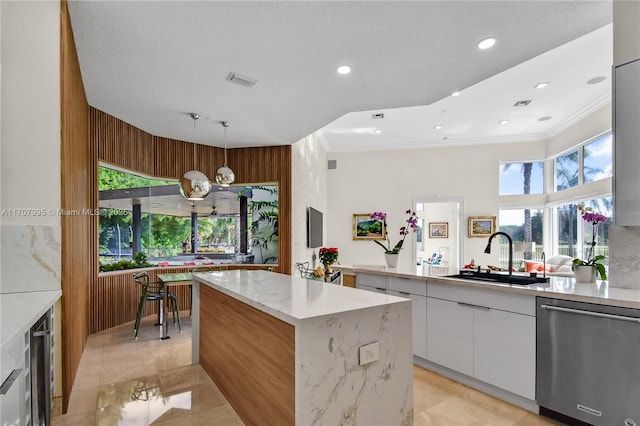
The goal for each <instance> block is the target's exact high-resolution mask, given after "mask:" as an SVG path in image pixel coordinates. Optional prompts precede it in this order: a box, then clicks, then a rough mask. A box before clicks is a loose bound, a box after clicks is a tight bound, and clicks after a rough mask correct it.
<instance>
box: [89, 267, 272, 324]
mask: <svg viewBox="0 0 640 426" xmlns="http://www.w3.org/2000/svg"><path fill="white" fill-rule="evenodd" d="M191 268H193V266H178V267H175V268H173V267H168V268H146V269H136V270H123V271H114V272H103V273H100V275H99V276H98V279H97V282H96V284H95V285H92V286H91V300H92V301H93V302H94V304H95V305H94V306H95V307H96V308H95V309H92V310H91V333H97V332H99V331H102V330H106V329H108V328H111V327H115V326H117V325H120V324H124V323H126V322H130V321H134V320H135V319H136V313H137V311H138V301H139V299H140V295H141V293H140V288H139V286H138V285H137V284H135V282H134V280H133V274H134V273H139V272H141V271H147V272H148V273H149V279H150V280H151V281H157V274H171V273H175V272H185V271H189V270H190V269H191ZM239 268H242V269H264V267H263V266H258V265H223V266H221V269H239ZM171 292H172V293H174V294H175V295H176V296H177V297H178V305H179V308H180V310H181V311H187V310H189V309H190V300H191V294H190V289H189V286H188V285H181V286H173V287H172V288H171ZM157 312H158V309H157V305H156V304H154V303H147V306H145V311H144V315H145V316H146V315H151V314H156V313H157ZM183 314H184V312H183Z"/></svg>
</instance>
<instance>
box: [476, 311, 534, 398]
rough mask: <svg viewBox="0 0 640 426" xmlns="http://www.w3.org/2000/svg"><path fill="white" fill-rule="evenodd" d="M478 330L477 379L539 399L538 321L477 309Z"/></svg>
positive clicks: (532, 318)
mask: <svg viewBox="0 0 640 426" xmlns="http://www.w3.org/2000/svg"><path fill="white" fill-rule="evenodd" d="M474 327H475V333H474V344H473V347H474V377H475V378H477V379H479V380H482V381H484V382H487V383H490V384H492V385H494V386H497V387H499V388H502V389H506V390H508V391H510V392H513V393H515V394H518V395H521V396H523V397H525V398H529V399H532V400H533V399H535V377H536V319H535V317H532V316H528V315H521V314H514V313H511V312H505V311H499V310H497V309H487V310H484V309H474Z"/></svg>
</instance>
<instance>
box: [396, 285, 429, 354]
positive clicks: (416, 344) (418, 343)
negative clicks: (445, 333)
mask: <svg viewBox="0 0 640 426" xmlns="http://www.w3.org/2000/svg"><path fill="white" fill-rule="evenodd" d="M387 294H390V295H392V296H398V297H404V298H405V299H411V335H412V337H413V354H414V355H416V356H419V357H420V358H424V359H427V298H426V297H424V296H418V295H415V294H409V293H404V292H399V291H393V290H387Z"/></svg>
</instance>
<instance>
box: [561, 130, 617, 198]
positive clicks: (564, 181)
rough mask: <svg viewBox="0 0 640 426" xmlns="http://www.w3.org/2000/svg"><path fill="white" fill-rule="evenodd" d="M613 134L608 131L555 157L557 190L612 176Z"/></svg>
mask: <svg viewBox="0 0 640 426" xmlns="http://www.w3.org/2000/svg"><path fill="white" fill-rule="evenodd" d="M612 158H613V157H612V135H611V132H607V133H605V134H603V135H601V136H598V137H596V138H594V139H592V140H590V141H588V142H586V143H584V144H583V145H582V146H581V147H580V148H578V149H575V150H573V151H571V152H568V153H566V154H563V155H560V156H558V157H556V159H555V177H556V191H562V190H563V189H568V188H573V187H575V186H578V185H582V184H584V183H589V182H595V181H597V180H601V179H605V178H608V177H611V176H612V170H613V162H612Z"/></svg>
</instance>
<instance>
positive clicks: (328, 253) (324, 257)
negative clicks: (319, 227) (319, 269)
mask: <svg viewBox="0 0 640 426" xmlns="http://www.w3.org/2000/svg"><path fill="white" fill-rule="evenodd" d="M337 261H338V249H337V248H336V247H322V248H321V249H320V262H321V263H322V264H324V265H331V264H332V263H336V262H337Z"/></svg>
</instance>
